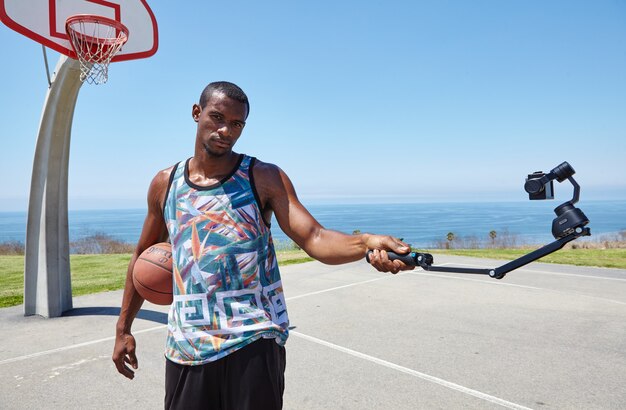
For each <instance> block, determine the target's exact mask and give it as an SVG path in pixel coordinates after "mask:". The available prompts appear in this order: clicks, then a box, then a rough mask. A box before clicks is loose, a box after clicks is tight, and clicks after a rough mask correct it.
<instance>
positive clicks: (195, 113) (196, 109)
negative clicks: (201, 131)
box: [191, 104, 202, 122]
mask: <svg viewBox="0 0 626 410" xmlns="http://www.w3.org/2000/svg"><path fill="white" fill-rule="evenodd" d="M200 113H202V107H200V106H199V105H198V104H194V105H193V107H192V108H191V117H192V118H193V120H194V121H195V122H198V121H200Z"/></svg>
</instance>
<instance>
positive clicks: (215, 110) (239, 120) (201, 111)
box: [192, 91, 248, 157]
mask: <svg viewBox="0 0 626 410" xmlns="http://www.w3.org/2000/svg"><path fill="white" fill-rule="evenodd" d="M247 115H248V110H247V107H246V105H245V104H243V103H241V102H239V101H237V100H233V99H232V98H230V97H227V96H226V95H224V94H222V93H221V92H219V91H216V92H214V93H213V94H212V95H211V97H210V98H209V99H208V101H207V102H206V105H205V106H204V107H200V106H199V105H198V104H194V106H193V110H192V116H193V119H194V121H195V122H197V123H198V130H197V131H196V148H200V149H201V150H202V151H204V152H205V153H206V154H208V155H209V156H214V157H221V156H223V155H226V154H230V152H231V151H232V149H233V146H234V145H235V143H236V142H237V140H238V139H239V136H241V132H242V131H243V127H244V126H245V125H246V117H247Z"/></svg>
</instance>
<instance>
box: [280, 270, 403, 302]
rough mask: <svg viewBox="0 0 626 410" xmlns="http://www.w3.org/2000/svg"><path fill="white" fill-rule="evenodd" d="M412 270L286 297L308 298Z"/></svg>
mask: <svg viewBox="0 0 626 410" xmlns="http://www.w3.org/2000/svg"><path fill="white" fill-rule="evenodd" d="M410 272H411V271H404V272H399V273H396V274H395V275H393V274H387V275H385V276H383V277H380V278H376V279H369V280H364V281H361V282H354V283H349V284H347V285H341V286H336V287H334V288H328V289H324V290H316V291H315V292H309V293H304V294H302V295H297V296H292V297H289V298H286V300H287V301H290V300H294V299H300V298H306V297H307V296H313V295H319V294H320V293H326V292H332V291H334V290H339V289H344V288H349V287H352V286H358V285H363V284H365V283H370V282H376V281H379V280H385V279H388V278H390V277H392V276H401V275H405V274H407V273H410Z"/></svg>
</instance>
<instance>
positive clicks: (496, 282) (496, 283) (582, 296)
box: [411, 265, 626, 305]
mask: <svg viewBox="0 0 626 410" xmlns="http://www.w3.org/2000/svg"><path fill="white" fill-rule="evenodd" d="M438 266H441V265H438ZM474 266H479V265H474ZM411 273H412V274H413V275H422V276H433V277H435V278H443V279H454V280H465V281H468V282H478V283H482V284H486V285H497V286H511V287H514V288H522V289H532V290H542V291H546V292H554V293H560V294H562V295H569V296H576V297H581V298H587V299H593V300H601V301H603V302H610V303H616V304H618V305H626V302H622V301H620V300H615V299H607V298H601V297H598V296H591V295H585V294H582V293H576V292H565V291H562V290H558V289H549V288H539V287H536V286H528V285H519V284H517V283H507V282H501V281H499V280H497V279H494V280H482V279H473V278H464V277H459V276H452V275H446V274H445V273H444V274H443V275H442V274H440V273H433V272H428V271H422V272H419V271H417V272H415V271H411ZM485 276H486V275H485Z"/></svg>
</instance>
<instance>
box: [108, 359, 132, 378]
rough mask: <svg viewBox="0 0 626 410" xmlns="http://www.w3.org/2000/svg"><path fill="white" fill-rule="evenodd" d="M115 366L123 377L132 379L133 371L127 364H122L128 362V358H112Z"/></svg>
mask: <svg viewBox="0 0 626 410" xmlns="http://www.w3.org/2000/svg"><path fill="white" fill-rule="evenodd" d="M113 362H114V363H115V367H116V368H117V371H118V372H119V373H120V374H121V375H122V376H124V377H126V378H128V379H130V380H132V379H133V378H134V377H135V372H134V371H132V370H131V369H130V368H129V367H128V366H126V365H125V364H124V362H129V359H128V358H127V357H126V356H124V360H114V361H113Z"/></svg>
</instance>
